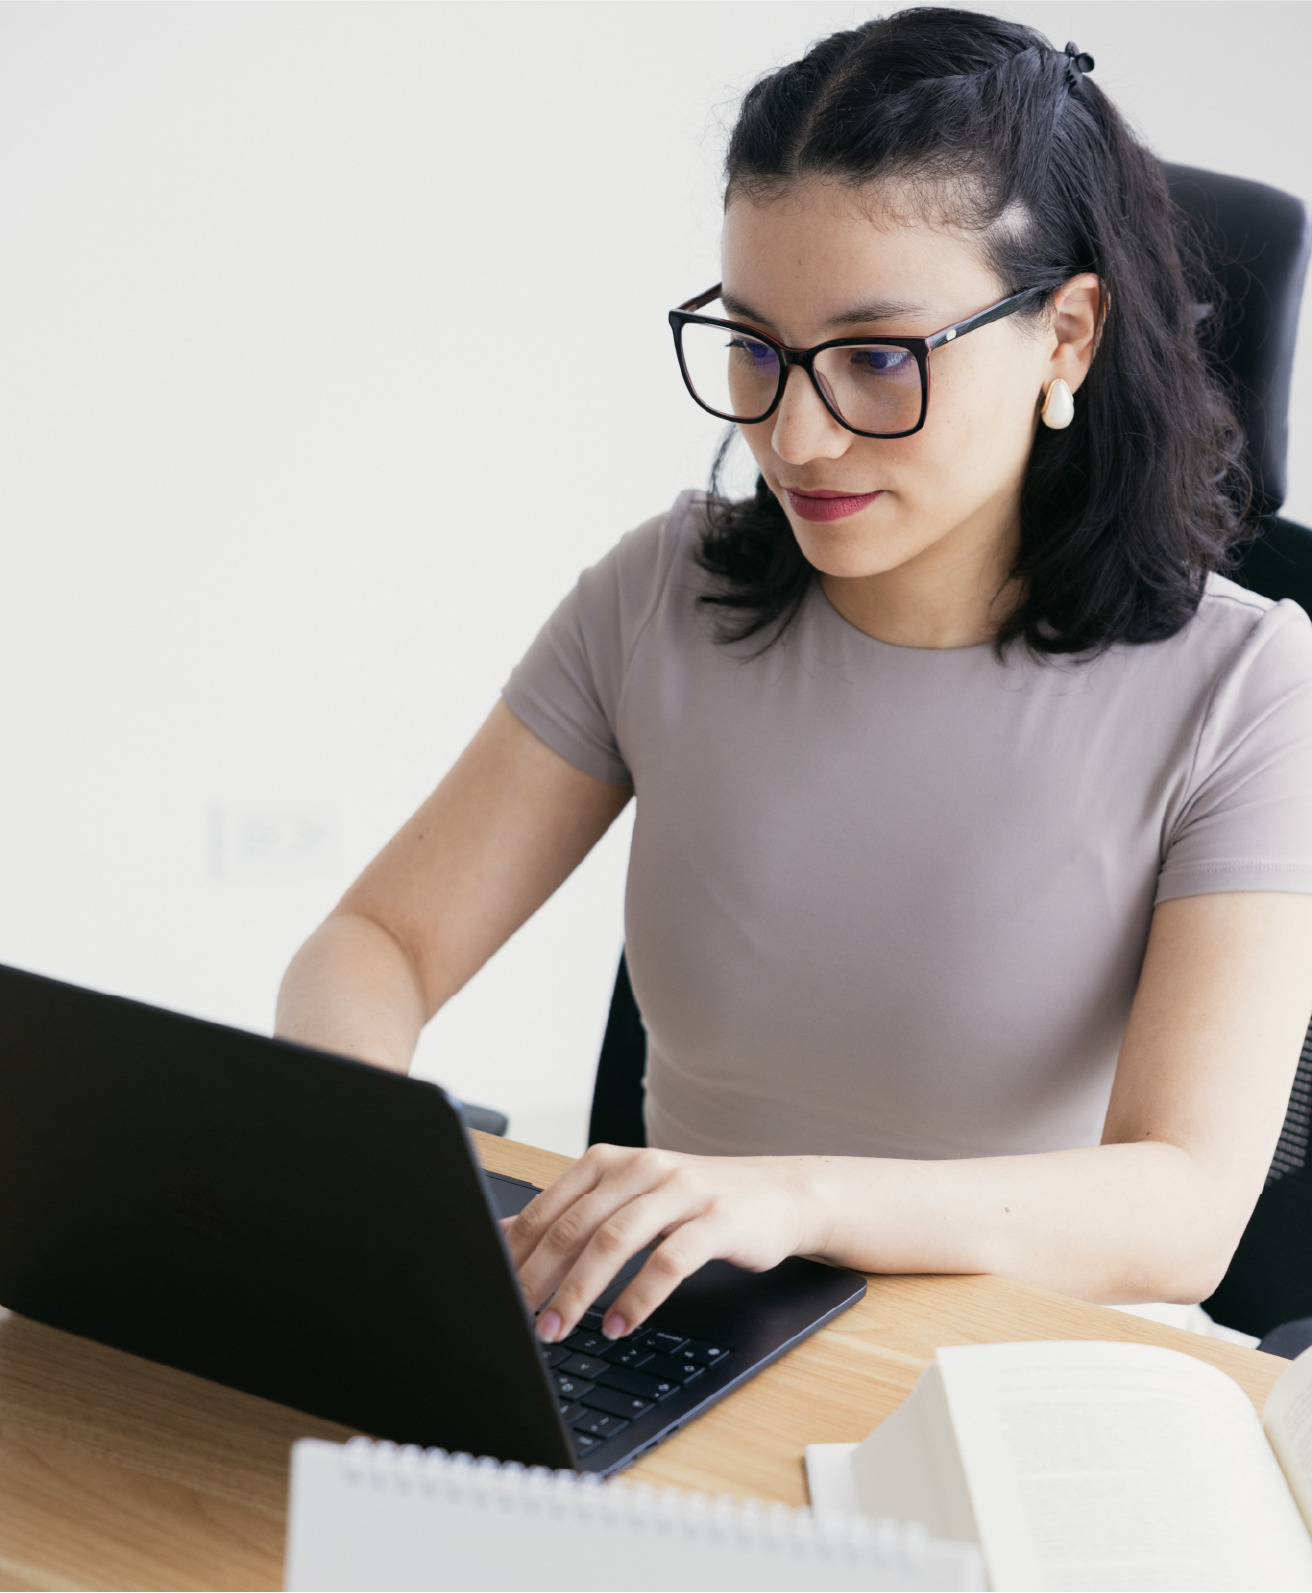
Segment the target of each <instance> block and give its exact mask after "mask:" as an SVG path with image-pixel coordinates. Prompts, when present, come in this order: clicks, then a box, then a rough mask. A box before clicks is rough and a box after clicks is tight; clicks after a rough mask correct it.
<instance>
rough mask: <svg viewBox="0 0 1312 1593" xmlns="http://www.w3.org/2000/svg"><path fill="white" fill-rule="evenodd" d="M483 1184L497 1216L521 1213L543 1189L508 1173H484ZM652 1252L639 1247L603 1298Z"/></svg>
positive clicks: (616, 1290)
mask: <svg viewBox="0 0 1312 1593" xmlns="http://www.w3.org/2000/svg"><path fill="white" fill-rule="evenodd" d="M483 1186H484V1188H485V1189H486V1190H487V1201H488V1205H489V1206H491V1208H492V1213H493V1215H494V1216H496V1217H517V1216H518V1215H519V1213H520V1212H521V1211H523V1209H524V1207H525V1206H527V1205H528V1203H529V1201H530V1200H532V1199H533V1197H534V1195H536V1194H539V1193H540V1191H539V1189H538V1186H537V1185H536V1184H528V1183H525V1182H524V1180H523V1179H522V1178H507V1177H506V1175H505V1174H504V1173H484V1174H483ZM650 1254H651V1251H650V1250H639V1252H638V1253H637V1255H636V1256H633V1257H632V1258H631V1259H630V1260H628V1261H626V1262H625V1263H624V1265H623V1266H622V1267H621V1268H620V1270H619V1271H618V1272H617V1273H616V1274H615V1276H614V1277H613V1278H612V1279H611V1280H610V1283H609V1284H608V1285H607V1286H606V1288H605V1290H604V1291H603V1293H602V1294H601V1295H600V1296H599V1299H600V1301H601V1302H603V1303H605V1304H607V1305H609V1304H610V1302H611V1301H612V1300H613V1299H614V1298H615V1296H616V1295H617V1294H618V1293H619V1291H620V1289H621V1288H622V1287H623V1286H624V1284H626V1283H627V1282H628V1281H629V1279H630V1278H631V1277H633V1275H634V1273H636V1272H637V1271H638V1270H639V1268H640V1267H641V1266H642V1265H643V1263H644V1262H645V1261H646V1259H647V1257H648V1256H649V1255H650Z"/></svg>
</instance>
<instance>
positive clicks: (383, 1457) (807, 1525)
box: [344, 1438, 930, 1570]
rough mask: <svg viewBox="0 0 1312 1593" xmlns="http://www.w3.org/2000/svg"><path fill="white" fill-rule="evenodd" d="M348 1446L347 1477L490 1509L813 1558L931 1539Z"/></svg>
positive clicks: (717, 1497) (756, 1506) (620, 1484)
mask: <svg viewBox="0 0 1312 1593" xmlns="http://www.w3.org/2000/svg"><path fill="white" fill-rule="evenodd" d="M344 1448H345V1466H344V1478H345V1480H346V1481H348V1482H349V1483H352V1484H354V1485H355V1486H357V1487H360V1488H363V1489H369V1488H371V1487H378V1488H387V1489H396V1488H400V1489H413V1490H414V1491H415V1492H417V1493H418V1494H420V1495H423V1496H427V1497H430V1498H442V1499H445V1500H447V1501H448V1502H450V1503H453V1504H460V1505H464V1506H472V1507H474V1508H476V1509H477V1508H480V1507H481V1508H483V1509H498V1508H500V1509H504V1510H507V1511H509V1509H510V1508H511V1507H512V1506H513V1508H514V1509H515V1510H516V1511H517V1512H518V1511H521V1510H523V1509H525V1508H526V1507H527V1508H529V1509H531V1508H532V1504H533V1502H534V1501H535V1500H536V1501H538V1502H540V1504H541V1505H542V1506H543V1507H544V1509H545V1508H549V1510H550V1512H551V1513H552V1514H553V1515H555V1516H557V1517H560V1516H562V1515H568V1516H570V1517H572V1518H573V1519H574V1520H575V1521H577V1522H578V1523H579V1524H580V1525H585V1524H586V1525H590V1526H615V1527H620V1528H627V1529H628V1530H629V1531H636V1532H638V1533H649V1534H652V1535H654V1536H657V1537H661V1538H666V1537H669V1536H670V1535H672V1534H677V1535H678V1537H680V1538H681V1539H683V1540H684V1541H691V1542H702V1543H705V1544H722V1545H724V1546H726V1547H730V1546H735V1545H737V1546H741V1547H743V1548H747V1547H754V1548H756V1549H762V1548H764V1549H766V1550H768V1551H769V1552H773V1553H776V1554H790V1553H791V1554H794V1555H799V1556H800V1555H805V1556H806V1557H807V1558H808V1559H812V1560H813V1559H815V1558H817V1557H818V1558H821V1559H829V1560H837V1561H852V1560H855V1559H858V1558H864V1557H865V1556H867V1555H868V1554H869V1553H870V1552H871V1551H872V1550H873V1551H874V1552H875V1553H877V1554H878V1555H879V1556H880V1557H881V1559H883V1560H885V1561H889V1562H896V1561H902V1562H904V1563H905V1564H906V1566H907V1568H908V1570H910V1569H912V1568H913V1567H918V1566H919V1565H920V1564H921V1563H922V1561H923V1559H924V1557H925V1554H926V1552H927V1550H928V1549H929V1546H930V1540H929V1537H928V1534H927V1533H926V1531H925V1529H924V1527H923V1526H921V1525H920V1524H919V1523H917V1522H898V1521H866V1520H863V1519H861V1518H859V1517H848V1516H823V1515H820V1516H818V1515H816V1514H815V1513H814V1512H813V1511H811V1510H809V1509H794V1508H792V1507H790V1506H789V1505H785V1504H778V1503H774V1502H770V1501H764V1500H758V1499H734V1498H731V1497H729V1496H728V1495H724V1494H706V1493H695V1492H691V1491H688V1492H685V1491H684V1490H682V1489H678V1488H653V1487H652V1486H650V1484H647V1483H641V1482H631V1481H629V1480H628V1479H626V1478H623V1477H620V1478H615V1479H612V1480H611V1481H610V1482H609V1483H605V1484H603V1482H602V1480H601V1478H599V1477H596V1476H592V1475H589V1474H586V1473H584V1474H580V1473H578V1472H574V1471H551V1470H549V1469H548V1468H547V1467H545V1466H524V1465H521V1464H520V1463H519V1462H518V1461H514V1460H511V1461H498V1460H493V1459H491V1458H490V1457H488V1456H486V1455H483V1456H479V1457H478V1458H475V1457H474V1456H473V1455H467V1454H461V1453H456V1454H448V1453H447V1451H446V1450H445V1449H420V1448H419V1447H418V1446H417V1445H414V1444H407V1445H396V1444H392V1443H387V1442H385V1441H375V1440H373V1439H369V1438H352V1439H350V1440H349V1441H348V1442H347V1443H346V1445H345V1446H344Z"/></svg>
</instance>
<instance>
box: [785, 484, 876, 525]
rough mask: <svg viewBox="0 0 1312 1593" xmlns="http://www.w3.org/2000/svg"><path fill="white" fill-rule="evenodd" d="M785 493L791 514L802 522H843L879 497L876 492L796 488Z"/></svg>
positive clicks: (789, 488) (788, 489) (790, 488)
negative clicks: (821, 490) (801, 489)
mask: <svg viewBox="0 0 1312 1593" xmlns="http://www.w3.org/2000/svg"><path fill="white" fill-rule="evenodd" d="M786 491H787V493H788V501H789V503H791V504H792V506H793V513H794V514H797V515H800V516H801V517H802V519H803V520H845V519H846V518H847V517H848V515H849V514H860V512H861V510H862V509H864V508H865V507H866V506H867V504H871V503H873V502H874V501H875V499H876V498H877V497H878V496H879V493H878V492H827V491H825V492H800V491H798V489H797V488H796V487H788V488H787V489H786Z"/></svg>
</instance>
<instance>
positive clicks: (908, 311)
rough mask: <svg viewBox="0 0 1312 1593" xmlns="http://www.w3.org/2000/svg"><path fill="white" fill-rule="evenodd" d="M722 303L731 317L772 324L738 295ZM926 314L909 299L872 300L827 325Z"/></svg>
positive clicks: (725, 297)
mask: <svg viewBox="0 0 1312 1593" xmlns="http://www.w3.org/2000/svg"><path fill="white" fill-rule="evenodd" d="M720 303H721V304H723V306H724V307H725V309H726V310H728V312H729V314H730V315H733V316H738V317H740V318H741V319H742V320H744V321H757V322H759V323H760V324H761V325H762V326H770V325H771V324H772V323H771V321H770V319H769V317H768V316H765V315H761V314H760V313H759V312H758V311H757V310H754V309H753V308H752V306H751V305H750V304H748V303H747V301H746V300H745V299H740V298H738V296H737V295H736V294H733V293H728V292H725V293H722V294H721V295H720ZM924 313H925V306H924V305H923V304H914V303H912V302H911V301H910V300H909V299H871V300H870V302H869V303H867V304H857V305H854V306H853V307H852V309H850V310H844V311H843V312H842V314H841V315H833V316H830V318H829V320H828V321H827V322H826V323H825V324H826V325H827V326H835V327H836V326H864V325H866V323H868V322H870V321H897V320H901V319H904V318H906V317H908V316H913V315H923V314H924Z"/></svg>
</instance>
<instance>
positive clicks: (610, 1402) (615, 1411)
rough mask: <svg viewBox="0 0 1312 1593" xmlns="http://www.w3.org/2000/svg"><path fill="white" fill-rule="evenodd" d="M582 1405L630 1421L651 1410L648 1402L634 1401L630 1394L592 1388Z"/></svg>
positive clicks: (614, 1389)
mask: <svg viewBox="0 0 1312 1593" xmlns="http://www.w3.org/2000/svg"><path fill="white" fill-rule="evenodd" d="M583 1403H584V1404H585V1405H586V1406H588V1408H589V1409H590V1410H605V1411H609V1412H610V1414H611V1415H612V1416H627V1417H628V1418H629V1419H630V1420H632V1419H633V1418H634V1417H635V1416H642V1415H644V1414H645V1413H646V1412H647V1411H649V1410H650V1409H651V1401H650V1400H646V1399H635V1398H634V1396H633V1395H632V1394H621V1393H620V1391H619V1390H618V1389H616V1388H594V1389H593V1390H592V1392H591V1393H590V1394H588V1395H587V1396H586V1398H585V1399H584V1401H583Z"/></svg>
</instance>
